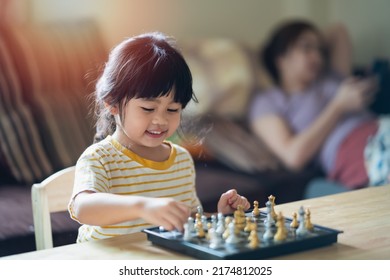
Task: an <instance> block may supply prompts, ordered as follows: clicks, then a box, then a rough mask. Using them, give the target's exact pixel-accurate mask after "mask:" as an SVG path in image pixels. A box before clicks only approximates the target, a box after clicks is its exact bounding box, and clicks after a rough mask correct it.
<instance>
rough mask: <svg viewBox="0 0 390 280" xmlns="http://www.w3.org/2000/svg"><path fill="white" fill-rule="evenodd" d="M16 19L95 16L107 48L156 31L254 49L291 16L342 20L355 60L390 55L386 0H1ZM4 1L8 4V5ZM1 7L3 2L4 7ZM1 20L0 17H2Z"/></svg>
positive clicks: (316, 20)
mask: <svg viewBox="0 0 390 280" xmlns="http://www.w3.org/2000/svg"><path fill="white" fill-rule="evenodd" d="M0 2H3V3H6V5H9V6H10V7H9V8H8V11H7V14H6V15H5V17H6V18H7V19H8V20H10V21H16V22H18V23H28V24H35V23H47V22H52V21H74V20H80V19H84V18H92V19H94V20H96V22H97V24H98V25H99V28H100V29H101V31H102V34H103V36H104V40H105V43H106V45H107V47H109V48H111V47H112V46H114V45H115V44H117V43H118V42H119V41H121V40H122V39H123V38H124V37H129V36H132V35H136V34H139V33H141V32H145V31H154V30H160V31H162V32H166V33H168V34H170V35H173V36H175V37H176V38H177V39H178V40H184V39H193V38H205V37H206V38H207V37H228V38H232V39H235V40H240V41H242V42H244V43H247V44H249V45H250V46H253V47H257V46H258V45H259V44H260V43H261V42H262V40H263V39H264V38H265V36H266V35H267V34H268V33H269V32H270V30H271V28H272V27H273V26H274V25H275V24H277V23H279V22H280V21H281V20H284V19H286V18H290V17H300V18H306V19H309V20H311V21H313V22H314V23H315V24H317V25H318V26H320V27H324V26H326V25H329V24H331V23H335V22H342V23H344V24H345V25H346V26H347V28H348V30H349V31H350V34H351V37H352V41H353V45H354V47H355V48H354V50H355V51H354V62H355V63H357V64H364V63H367V62H369V61H370V60H371V59H372V58H373V57H374V56H385V55H387V56H388V55H389V50H390V30H389V28H387V26H388V24H389V16H388V11H389V10H390V2H389V1H387V0H372V1H365V0H314V1H310V0H244V1H235V0H213V1H207V0H197V1H191V0H165V1H156V0H115V1H107V0H67V1H61V0H34V1H30V0H17V1H15V0H14V1H10V0H8V1H7V0H6V1H4V0H2V1H0ZM7 2H8V3H7ZM2 10H3V11H2V13H5V11H4V4H3V8H2ZM2 18H3V19H4V15H3V17H2Z"/></svg>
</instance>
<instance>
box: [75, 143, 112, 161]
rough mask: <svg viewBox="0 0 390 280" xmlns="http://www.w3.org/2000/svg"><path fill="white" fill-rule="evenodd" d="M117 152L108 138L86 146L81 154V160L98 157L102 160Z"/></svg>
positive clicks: (97, 158)
mask: <svg viewBox="0 0 390 280" xmlns="http://www.w3.org/2000/svg"><path fill="white" fill-rule="evenodd" d="M115 154H117V151H116V150H115V148H114V147H113V145H112V143H111V142H110V141H108V139H107V138H106V139H104V140H102V141H100V142H97V143H94V144H92V145H90V146H89V147H88V148H86V149H85V150H84V152H83V153H82V154H81V156H80V158H79V161H80V160H85V159H87V160H91V159H96V160H99V161H101V160H102V159H103V160H104V159H105V160H109V159H110V158H111V157H113V156H114V155H115Z"/></svg>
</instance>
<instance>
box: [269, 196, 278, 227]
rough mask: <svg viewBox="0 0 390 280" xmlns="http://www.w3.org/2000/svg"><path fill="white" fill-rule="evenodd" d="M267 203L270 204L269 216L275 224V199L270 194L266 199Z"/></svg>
mask: <svg viewBox="0 0 390 280" xmlns="http://www.w3.org/2000/svg"><path fill="white" fill-rule="evenodd" d="M268 201H269V202H271V216H272V218H273V219H274V221H275V222H276V219H277V215H276V212H275V197H274V196H273V195H272V194H271V195H270V196H269V197H268Z"/></svg>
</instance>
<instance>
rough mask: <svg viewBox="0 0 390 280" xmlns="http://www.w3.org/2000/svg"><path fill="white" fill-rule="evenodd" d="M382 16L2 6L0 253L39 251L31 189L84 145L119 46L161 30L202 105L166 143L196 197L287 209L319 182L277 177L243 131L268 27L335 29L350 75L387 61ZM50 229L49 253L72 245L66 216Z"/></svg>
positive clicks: (61, 2)
mask: <svg viewBox="0 0 390 280" xmlns="http://www.w3.org/2000/svg"><path fill="white" fill-rule="evenodd" d="M389 11H390V1H388V0H371V1H367V0H242V1H237V0H112V1H108V0H0V213H2V215H0V256H1V255H7V254H14V253H18V252H24V251H29V250H34V249H35V243H34V227H33V221H32V210H31V194H30V191H31V185H32V184H33V183H36V182H40V181H42V180H43V179H44V178H46V177H48V176H49V175H51V174H53V173H54V172H55V171H58V170H60V169H63V168H65V167H68V166H71V165H74V164H75V163H76V161H77V159H78V157H79V156H80V154H81V153H82V152H83V151H84V150H85V148H86V147H87V146H89V145H90V144H91V143H92V139H93V135H94V120H93V116H92V114H91V104H92V100H91V98H90V95H91V93H93V89H94V84H95V81H96V78H97V77H98V75H99V71H100V70H101V68H102V66H103V65H104V62H105V60H106V59H107V55H108V52H109V50H110V49H111V48H113V47H114V46H115V45H116V44H118V43H119V42H120V41H122V40H123V39H124V38H126V37H131V36H133V35H137V34H140V33H143V32H149V31H161V32H164V33H166V34H168V35H172V36H174V37H175V38H176V39H177V40H178V44H179V46H180V48H181V50H182V52H183V55H184V56H185V58H186V60H187V62H188V64H189V66H190V68H191V71H192V74H193V80H194V91H195V93H196V95H197V97H198V99H199V101H200V102H199V104H198V105H191V106H190V108H188V113H187V115H186V117H187V118H189V119H190V120H191V121H193V120H194V119H196V120H199V121H198V122H192V123H196V124H197V126H198V127H197V128H195V129H194V130H192V131H191V130H189V132H187V134H186V135H185V137H184V138H179V137H178V138H177V139H174V141H177V142H179V143H180V144H182V145H184V146H186V147H187V148H188V149H189V150H190V152H191V153H192V155H193V157H194V160H195V165H196V171H197V182H196V184H197V190H198V195H199V197H200V199H201V201H202V202H203V206H204V208H205V210H207V211H214V210H215V206H216V202H217V201H218V199H219V196H220V194H221V193H222V192H224V191H226V190H228V189H230V188H232V187H234V188H236V189H238V190H239V192H240V194H242V195H245V196H247V197H248V199H249V200H250V201H253V200H254V199H257V200H259V202H260V204H261V205H263V204H262V203H263V202H265V201H266V197H267V196H268V195H270V194H274V195H275V196H276V198H277V200H276V202H277V203H283V202H288V201H293V200H299V199H302V198H303V197H304V191H305V189H306V188H307V186H308V185H309V184H310V183H311V182H312V180H314V179H316V178H318V177H321V176H322V175H321V173H319V172H318V170H316V169H315V168H311V167H310V166H309V167H308V168H307V169H306V170H303V171H302V172H299V173H294V172H289V171H288V170H285V169H284V168H283V167H282V166H281V165H280V163H279V161H278V160H277V159H276V158H275V157H274V156H273V155H272V153H270V152H269V151H268V149H267V148H266V147H265V145H264V144H263V143H261V142H260V141H259V139H257V138H256V137H254V136H253V135H252V134H251V133H250V131H249V130H248V125H247V121H246V116H247V105H248V103H250V97H251V96H252V94H253V93H255V92H257V91H258V90H259V89H260V88H264V87H267V86H268V85H269V79H268V77H267V76H266V75H265V74H264V73H263V72H262V70H261V69H260V67H258V63H257V52H258V49H259V47H260V46H261V45H262V44H263V43H264V41H265V39H266V38H267V36H268V35H269V34H270V32H271V31H272V30H273V28H274V27H275V26H276V25H277V24H279V23H280V22H282V21H284V20H287V19H295V18H299V19H307V20H310V21H312V22H313V23H314V24H316V25H317V26H318V27H320V28H326V27H328V26H330V25H333V24H336V23H337V24H340V23H341V24H343V25H344V26H345V27H346V28H347V30H348V31H349V34H350V37H351V41H352V45H353V54H352V55H353V56H352V60H353V61H352V62H353V65H354V67H357V68H366V67H370V66H371V64H372V61H373V60H375V59H377V58H389V56H390V28H389V26H390V17H389ZM202 130H204V131H206V132H207V133H205V134H204V135H203V134H202V137H201V140H200V141H198V142H197V143H196V144H195V145H193V143H190V144H189V142H188V141H187V140H186V139H192V136H199V135H198V134H199V131H202ZM183 139H184V140H183ZM52 223H53V225H52V227H53V236H54V245H55V246H58V245H62V244H68V243H73V242H74V241H75V239H76V235H77V228H78V224H77V223H75V222H74V221H72V220H70V218H69V215H68V213H66V212H63V213H56V214H55V215H54V216H53V217H52Z"/></svg>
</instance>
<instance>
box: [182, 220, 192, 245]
mask: <svg viewBox="0 0 390 280" xmlns="http://www.w3.org/2000/svg"><path fill="white" fill-rule="evenodd" d="M183 227H184V234H183V240H184V241H190V240H191V239H192V235H191V230H190V224H189V223H185V224H184V225H183Z"/></svg>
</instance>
